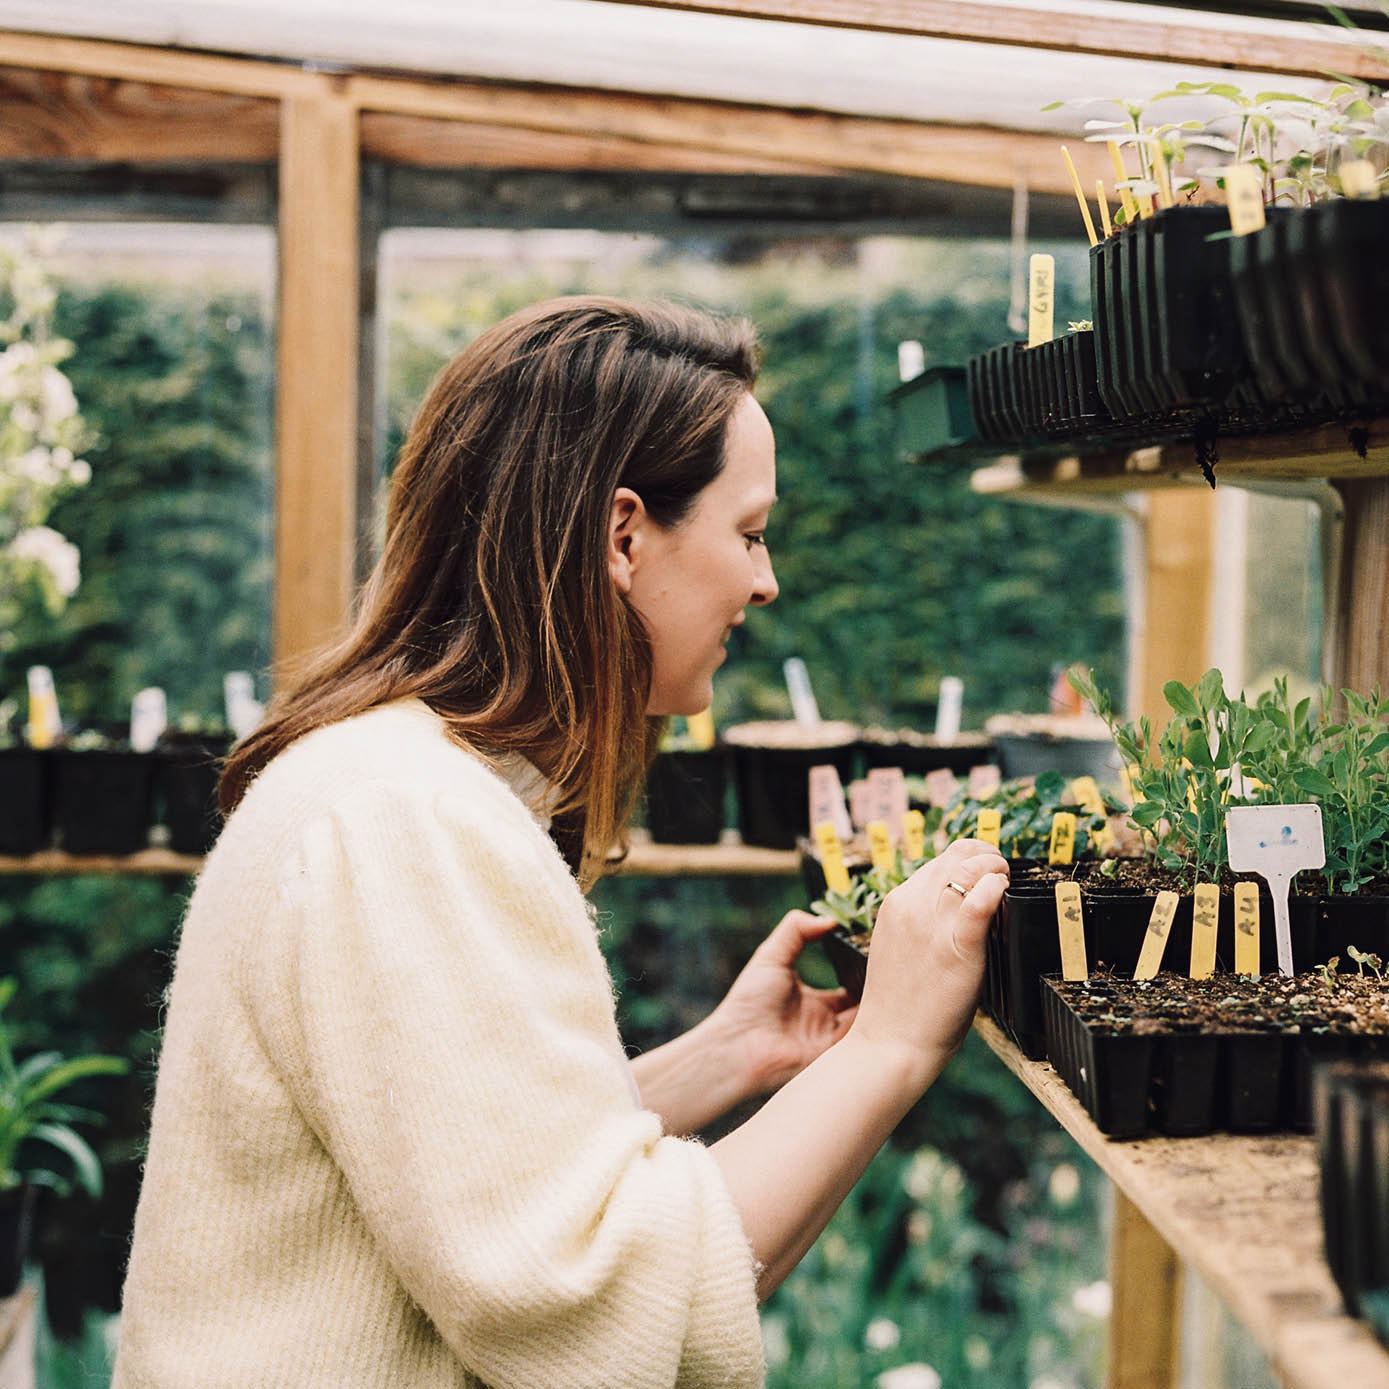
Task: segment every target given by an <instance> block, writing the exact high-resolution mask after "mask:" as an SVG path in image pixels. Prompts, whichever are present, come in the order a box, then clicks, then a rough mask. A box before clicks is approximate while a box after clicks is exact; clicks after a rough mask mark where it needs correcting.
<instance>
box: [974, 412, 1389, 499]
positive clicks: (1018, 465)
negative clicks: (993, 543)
mask: <svg viewBox="0 0 1389 1389" xmlns="http://www.w3.org/2000/svg"><path fill="white" fill-rule="evenodd" d="M1217 452H1218V455H1219V458H1218V461H1217V462H1216V464H1215V477H1216V481H1217V483H1220V482H1229V483H1235V484H1238V483H1239V482H1240V481H1241V480H1247V479H1252V478H1261V479H1262V478H1337V479H1355V478H1372V477H1385V476H1389V429H1386V427H1385V422H1384V421H1377V422H1376V423H1375V425H1374V426H1373V428H1372V430H1371V433H1370V436H1369V438H1368V440H1367V444H1366V449H1365V457H1364V458H1361V457H1360V456H1359V454H1358V453H1357V452H1356V451H1355V449H1354V448H1353V447H1352V446H1351V443H1350V440H1349V438H1348V435H1347V432H1346V427H1345V426H1344V425H1339V424H1329V425H1321V426H1319V427H1318V428H1316V429H1304V430H1298V431H1295V432H1291V433H1287V434H1277V435H1258V436H1253V435H1251V436H1232V437H1230V438H1222V439H1221V440H1220V441H1219V444H1218V446H1217ZM970 485H971V487H972V488H973V489H974V491H976V492H979V493H982V494H985V495H988V496H1007V495H1022V496H1025V497H1034V496H1035V497H1037V498H1039V499H1041V498H1044V497H1047V496H1056V497H1058V498H1073V497H1076V496H1083V495H1087V494H1089V495H1101V496H1103V495H1117V494H1122V493H1124V492H1138V491H1144V490H1147V489H1150V488H1155V487H1190V486H1193V485H1199V486H1202V487H1204V486H1207V485H1208V484H1207V482H1206V479H1205V477H1204V476H1203V475H1202V472H1201V469H1200V467H1199V465H1198V464H1197V462H1196V454H1195V450H1194V447H1193V445H1192V443H1191V441H1190V440H1189V439H1184V440H1175V441H1172V442H1170V443H1164V444H1154V445H1152V446H1151V447H1149V448H1139V449H1132V450H1128V451H1125V450H1122V449H1120V450H1114V451H1110V452H1104V453H1093V454H1083V455H1081V454H1063V455H1062V456H1059V457H1058V456H1057V454H1056V452H1055V451H1054V450H1051V451H1046V452H1040V453H1037V454H1029V453H1019V454H1005V455H1000V456H999V457H996V458H995V459H994V460H993V461H992V462H991V463H988V464H986V465H985V466H983V467H980V468H978V469H976V470H975V471H974V473H973V474H972V475H971V478H970Z"/></svg>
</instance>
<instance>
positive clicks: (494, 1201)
mask: <svg viewBox="0 0 1389 1389" xmlns="http://www.w3.org/2000/svg"><path fill="white" fill-rule="evenodd" d="M520 770H521V771H523V772H529V773H530V776H531V784H530V786H529V787H527V786H526V785H525V784H524V781H525V779H524V777H523V776H517V777H512V778H511V781H510V784H508V782H507V781H506V780H503V778H502V777H501V776H499V775H498V774H497V773H495V772H494V771H492V770H491V769H489V768H488V767H487V766H485V765H484V764H483V763H482V762H481V761H480V760H478V759H477V758H475V757H473V756H472V755H470V754H469V753H468V752H466V751H464V750H462V749H461V748H459V747H458V746H457V745H456V744H455V743H453V742H452V741H450V739H449V738H448V737H447V735H446V732H445V729H444V725H443V723H442V721H441V720H440V719H439V718H438V717H437V716H436V715H434V714H433V713H432V712H431V711H430V710H429V709H427V708H426V707H425V705H423V704H421V703H419V702H418V701H414V700H404V701H400V702H398V703H396V704H391V705H387V706H384V707H381V708H378V709H374V710H372V711H370V712H369V713H366V714H363V715H360V716H358V717H356V718H352V719H348V720H345V721H343V722H342V723H339V724H335V725H333V726H331V727H328V728H325V729H321V730H319V731H317V732H315V733H312V734H310V735H308V736H307V737H305V738H303V739H301V740H300V741H299V742H297V743H296V744H295V745H294V746H292V747H291V748H289V749H288V750H287V751H286V752H284V753H282V754H281V755H280V756H279V757H277V758H276V759H275V760H274V761H273V762H272V763H271V765H270V766H269V767H267V768H266V770H265V771H264V772H263V773H262V774H261V775H260V776H259V777H258V778H257V780H256V781H255V783H254V784H253V785H252V787H251V788H250V790H249V792H248V793H247V795H246V797H245V799H244V801H243V802H242V804H241V806H240V807H239V808H238V809H237V811H236V812H235V814H233V815H232V817H231V818H230V820H229V821H228V823H227V826H226V828H225V830H224V831H223V834H222V836H221V839H220V840H219V841H218V843H217V846H216V847H215V849H214V850H213V852H212V854H211V855H210V856H209V858H208V860H207V863H206V866H205V867H204V870H203V873H202V876H201V878H200V879H199V881H198V884H197V888H196V890H195V892H194V894H193V899H192V903H191V905H190V907H189V910H188V914H187V918H186V920H185V922H184V926H183V932H182V938H181V941H180V944H179V950H178V959H177V964H176V967H175V971H174V980H173V984H172V986H171V990H170V997H169V1007H168V1017H167V1023H166V1027H165V1032H164V1044H163V1054H162V1057H161V1060H160V1063H159V1077H158V1084H157V1087H156V1092H155V1102H154V1119H153V1132H152V1135H151V1139H150V1150H149V1158H148V1162H147V1164H146V1168H145V1177H144V1186H143V1189H142V1191H141V1195H140V1205H139V1211H138V1213H137V1215H136V1220H135V1238H134V1248H133V1251H132V1255H131V1261H130V1271H129V1275H128V1278H127V1282H126V1287H125V1303H124V1308H123V1315H122V1319H121V1342H120V1353H119V1358H118V1362H117V1365H116V1374H115V1381H114V1382H115V1384H116V1385H117V1386H142V1389H143V1386H156V1387H157V1389H182V1387H183V1386H195V1387H196V1389H211V1386H219V1385H226V1386H236V1389H254V1387H255V1386H272V1385H273V1386H295V1389H308V1386H333V1389H348V1386H372V1385H408V1386H432V1385H474V1384H478V1383H484V1384H487V1385H491V1386H495V1389H501V1387H502V1386H507V1385H534V1386H540V1387H541V1389H569V1387H570V1386H573V1387H574V1389H582V1387H583V1386H590V1385H592V1386H599V1385H603V1386H609V1385H610V1386H629V1385H630V1386H639V1385H641V1386H645V1385H651V1386H659V1385H672V1384H681V1385H715V1384H717V1385H748V1384H758V1383H760V1382H761V1380H762V1373H763V1371H762V1351H761V1340H760V1335H759V1328H758V1319H757V1310H756V1295H755V1290H754V1267H753V1259H752V1255H751V1253H750V1251H749V1249H748V1245H747V1242H746V1239H745V1238H744V1235H743V1232H742V1228H741V1225H740V1223H739V1219H738V1215H737V1212H736V1211H735V1209H734V1206H733V1204H732V1201H731V1199H730V1197H729V1194H728V1191H727V1188H726V1187H725V1185H724V1183H723V1181H722V1178H721V1176H720V1173H719V1171H718V1168H717V1166H716V1165H715V1162H714V1160H713V1158H712V1157H711V1155H710V1154H709V1152H708V1151H707V1150H706V1149H704V1148H703V1147H701V1146H700V1145H699V1144H697V1143H695V1142H692V1141H686V1140H682V1139H677V1138H668V1137H662V1136H661V1125H660V1120H659V1119H658V1118H657V1117H656V1116H655V1115H654V1114H650V1113H646V1112H644V1111H642V1110H641V1109H640V1108H639V1107H638V1106H637V1105H635V1104H634V1102H633V1093H634V1092H633V1087H632V1082H631V1074H630V1069H629V1067H628V1065H627V1061H626V1058H625V1056H624V1053H623V1050H622V1046H621V1042H620V1040H619V1038H618V1034H617V1028H616V1024H615V1020H614V1012H613V997H612V989H611V985H610V983H609V980H608V975H607V971H606V968H605V966H604V963H603V959H602V956H601V954H600V952H599V949H598V943H597V939H596V936H595V932H594V927H593V924H592V919H591V916H590V913H589V911H588V910H587V906H586V904H585V902H584V899H583V897H582V895H581V894H580V892H579V888H578V885H577V883H576V882H575V880H574V878H573V876H572V875H571V874H570V873H569V871H568V869H567V868H566V866H565V864H564V862H563V860H562V859H561V857H560V856H559V854H558V853H557V851H556V850H555V848H554V845H553V844H552V842H551V841H550V838H549V836H548V835H547V834H546V832H545V829H544V822H543V818H537V816H536V815H535V814H534V813H533V809H534V807H532V808H528V806H527V804H526V803H525V802H524V801H523V800H522V798H521V796H522V795H523V794H527V793H529V794H532V795H533V794H534V790H535V774H534V772H533V770H532V769H530V768H528V767H526V766H525V764H521V768H520ZM518 787H520V790H519V791H518V789H517V788H518Z"/></svg>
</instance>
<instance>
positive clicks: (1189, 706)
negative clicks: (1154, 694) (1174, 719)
mask: <svg viewBox="0 0 1389 1389" xmlns="http://www.w3.org/2000/svg"><path fill="white" fill-rule="evenodd" d="M1162 697H1163V698H1164V699H1165V700H1166V701H1167V703H1168V704H1169V705H1170V706H1171V708H1172V711H1173V712H1174V713H1177V714H1185V715H1187V716H1188V717H1189V718H1199V717H1200V714H1201V707H1200V705H1198V704H1197V703H1196V700H1195V698H1194V697H1193V696H1192V693H1191V691H1190V690H1188V689H1187V687H1186V686H1185V685H1183V684H1182V682H1181V681H1180V680H1169V681H1168V682H1167V683H1166V684H1165V685H1164V686H1163V687H1162Z"/></svg>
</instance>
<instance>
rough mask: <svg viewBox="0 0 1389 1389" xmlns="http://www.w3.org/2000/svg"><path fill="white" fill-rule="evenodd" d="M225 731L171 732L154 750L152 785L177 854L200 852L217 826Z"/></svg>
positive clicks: (219, 822)
mask: <svg viewBox="0 0 1389 1389" xmlns="http://www.w3.org/2000/svg"><path fill="white" fill-rule="evenodd" d="M230 751H231V738H230V736H224V737H216V736H214V735H202V734H186V733H182V734H181V733H170V734H166V735H165V737H164V738H163V739H161V740H160V744H159V746H158V748H157V749H156V753H155V755H156V757H157V759H158V762H157V765H156V769H155V786H156V792H157V795H158V799H159V803H160V805H161V806H162V810H161V812H160V819H161V822H162V823H163V824H164V826H165V827H166V828H167V829H168V831H169V847H170V848H171V849H173V850H174V851H175V853H180V854H205V853H207V851H208V850H209V849H211V848H212V844H213V841H214V840H215V839H216V838H217V834H218V831H219V830H220V829H221V827H222V815H221V812H220V811H219V810H218V808H217V782H218V779H219V778H220V776H221V774H222V760H223V759H224V758H225V757H226V755H227V753H228V752H230Z"/></svg>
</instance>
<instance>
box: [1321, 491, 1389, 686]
mask: <svg viewBox="0 0 1389 1389" xmlns="http://www.w3.org/2000/svg"><path fill="white" fill-rule="evenodd" d="M1337 487H1338V489H1339V490H1340V493H1341V496H1342V497H1343V498H1344V500H1345V529H1344V531H1343V533H1342V538H1341V564H1340V572H1339V575H1338V582H1337V590H1338V597H1337V603H1336V607H1337V614H1336V628H1335V630H1336V632H1337V635H1338V640H1337V647H1338V650H1337V652H1336V656H1335V659H1334V660H1333V662H1332V670H1333V672H1334V677H1333V683H1334V684H1335V685H1336V687H1337V688H1338V689H1341V688H1345V689H1352V690H1355V691H1357V692H1358V693H1361V694H1365V693H1368V692H1369V691H1370V690H1371V689H1373V688H1374V687H1375V686H1376V685H1378V686H1379V687H1380V689H1381V690H1385V691H1389V628H1386V626H1385V614H1386V613H1389V478H1383V477H1380V478H1367V479H1361V480H1356V481H1353V482H1340V483H1337Z"/></svg>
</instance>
